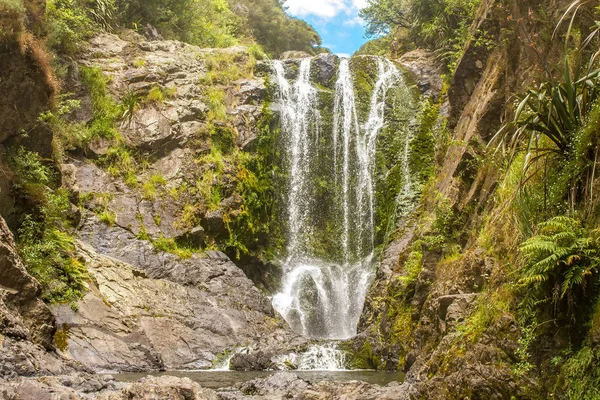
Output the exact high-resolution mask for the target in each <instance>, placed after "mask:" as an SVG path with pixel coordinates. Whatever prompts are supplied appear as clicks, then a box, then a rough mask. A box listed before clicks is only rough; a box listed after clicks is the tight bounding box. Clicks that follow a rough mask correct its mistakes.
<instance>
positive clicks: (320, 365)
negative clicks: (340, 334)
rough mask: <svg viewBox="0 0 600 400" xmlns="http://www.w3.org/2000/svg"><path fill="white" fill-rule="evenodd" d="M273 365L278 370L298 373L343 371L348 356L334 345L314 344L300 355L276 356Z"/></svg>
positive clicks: (345, 367)
mask: <svg viewBox="0 0 600 400" xmlns="http://www.w3.org/2000/svg"><path fill="white" fill-rule="evenodd" d="M274 363H275V365H276V366H277V368H279V369H295V370H299V371H344V370H346V369H347V365H348V354H347V353H346V352H345V351H343V350H340V349H338V348H337V346H336V344H335V343H331V342H329V343H323V344H314V345H312V346H310V347H309V348H308V350H306V351H305V352H302V353H300V354H297V353H289V354H285V355H281V356H278V357H276V358H275V359H274Z"/></svg>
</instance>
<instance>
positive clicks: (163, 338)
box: [53, 228, 287, 371]
mask: <svg viewBox="0 0 600 400" xmlns="http://www.w3.org/2000/svg"><path fill="white" fill-rule="evenodd" d="M95 232H96V233H98V235H94V236H93V237H94V240H90V242H91V244H92V245H95V246H97V248H98V251H99V252H103V253H104V254H109V255H110V256H112V257H114V258H112V257H109V256H106V255H101V254H99V253H98V252H97V251H95V250H94V249H93V248H92V247H91V246H89V245H86V244H84V243H80V244H79V251H80V253H81V254H82V256H83V257H84V258H85V261H86V265H87V267H88V271H89V273H90V274H91V276H92V277H93V282H94V283H93V286H92V287H90V291H89V293H88V294H87V295H86V296H85V297H84V298H83V299H82V300H80V301H79V302H78V304H77V311H74V310H73V308H72V307H70V306H67V305H60V306H55V307H54V308H53V311H54V313H55V315H56V318H57V322H58V324H59V325H60V326H68V329H67V331H66V332H65V333H66V334H67V335H68V340H67V349H66V352H67V353H68V354H69V355H70V356H71V357H73V358H74V359H75V360H77V361H79V362H81V363H82V364H84V365H87V366H90V367H91V368H93V369H94V370H96V371H107V370H108V371H140V370H157V369H165V368H166V369H202V368H210V367H212V360H213V359H215V357H216V356H217V355H218V354H219V353H221V352H223V351H224V350H227V349H231V348H233V347H235V346H238V345H242V344H245V343H251V342H257V343H258V342H261V341H263V340H271V341H273V343H275V342H277V341H278V339H277V338H279V341H280V342H281V341H284V338H285V337H286V335H287V331H285V330H282V329H279V328H278V323H277V322H276V321H275V319H274V313H273V310H272V309H271V305H270V302H269V300H268V299H267V297H266V296H265V295H264V294H262V293H261V292H260V291H259V290H258V289H257V288H256V287H255V286H254V285H253V284H252V282H251V281H250V280H249V279H248V278H246V277H245V275H244V274H243V272H242V271H241V270H240V269H239V268H237V267H236V266H235V265H234V264H233V263H232V262H231V261H230V260H229V259H228V258H227V257H226V256H225V255H224V254H222V253H218V252H215V253H208V254H207V255H206V257H205V258H200V257H198V256H193V257H192V258H190V259H187V260H181V259H179V258H178V257H176V256H174V255H172V254H165V253H156V252H155V251H154V249H152V246H151V245H149V243H148V242H145V241H141V240H137V239H135V238H134V237H132V236H131V234H130V233H128V232H126V231H121V233H119V229H118V228H108V229H101V228H98V229H97V230H96V231H95ZM90 237H91V236H90ZM111 241H112V244H113V246H110V247H106V246H103V245H102V243H104V244H108V243H111ZM118 259H121V260H126V261H127V262H130V263H131V264H127V263H125V262H122V261H118ZM278 331H279V333H278Z"/></svg>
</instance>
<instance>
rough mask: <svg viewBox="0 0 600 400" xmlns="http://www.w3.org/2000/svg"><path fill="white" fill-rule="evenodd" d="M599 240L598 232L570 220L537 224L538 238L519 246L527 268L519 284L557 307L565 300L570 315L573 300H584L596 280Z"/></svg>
mask: <svg viewBox="0 0 600 400" xmlns="http://www.w3.org/2000/svg"><path fill="white" fill-rule="evenodd" d="M598 239H599V237H598V232H597V231H591V232H590V231H588V230H586V229H585V228H583V227H582V226H581V223H580V222H579V221H577V220H575V219H572V218H569V217H565V216H560V217H555V218H552V219H550V220H548V221H546V222H544V223H542V224H540V225H539V234H538V235H536V236H533V237H531V238H530V239H528V240H526V241H525V242H524V243H523V244H522V245H521V246H520V251H521V254H522V255H523V257H524V258H525V261H526V264H525V266H524V267H523V268H522V270H521V279H520V280H519V283H520V284H521V285H523V286H526V287H528V288H531V289H534V290H536V291H537V292H539V293H540V294H541V295H542V300H545V299H551V300H552V302H554V303H555V304H556V305H557V306H560V305H561V303H564V302H563V300H565V299H566V300H567V306H568V308H569V313H572V312H573V310H572V306H573V305H574V301H575V299H576V298H581V297H583V296H584V294H585V289H586V288H588V287H590V286H591V283H592V282H593V281H594V280H595V279H596V278H597V274H598V268H599V266H600V248H599V244H600V242H599V241H598ZM590 289H591V288H590ZM562 305H563V306H564V304H562Z"/></svg>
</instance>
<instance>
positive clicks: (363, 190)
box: [273, 58, 410, 364]
mask: <svg viewBox="0 0 600 400" xmlns="http://www.w3.org/2000/svg"><path fill="white" fill-rule="evenodd" d="M376 67H377V71H376V74H377V76H376V80H375V81H374V85H373V88H372V92H371V93H370V101H369V102H368V105H367V106H368V112H367V113H364V112H363V113H361V112H360V110H359V108H360V107H359V101H360V99H357V94H356V93H357V92H356V90H355V80H354V77H353V73H352V62H351V61H350V60H348V59H345V58H344V59H340V61H339V66H338V70H337V75H336V76H337V77H336V82H335V87H334V90H333V92H334V93H333V116H332V117H331V116H329V117H330V119H331V120H332V123H331V124H329V125H326V126H325V125H324V120H326V119H327V118H326V117H327V116H325V115H321V112H320V109H322V108H323V104H322V101H321V100H320V99H319V91H320V90H321V91H322V90H323V89H322V88H319V87H317V86H316V85H314V84H313V83H312V82H311V59H309V58H307V59H303V60H302V61H301V62H300V65H299V67H298V72H297V75H296V77H295V80H293V79H288V78H287V77H286V65H285V64H284V62H281V61H275V62H274V69H275V73H276V78H277V84H278V88H279V90H278V97H277V101H278V103H279V105H280V109H281V127H282V137H283V139H282V140H283V143H284V145H283V147H284V149H285V152H286V154H285V157H286V166H287V171H288V185H287V193H286V208H287V210H286V211H287V212H286V215H287V258H286V260H285V261H284V263H283V272H284V276H283V282H282V287H281V291H280V292H279V293H277V294H276V295H275V296H274V297H273V306H274V307H275V309H276V310H277V311H279V313H280V314H281V315H282V316H283V317H284V318H285V319H286V321H287V322H288V323H289V324H290V326H291V327H292V329H294V331H296V332H297V333H299V334H302V335H305V336H308V337H313V338H324V339H347V338H350V337H352V336H354V335H356V329H357V324H358V320H359V318H360V314H361V312H362V309H363V305H364V300H365V296H366V293H367V290H368V287H369V284H370V282H371V281H372V279H373V276H374V268H373V258H374V253H373V252H374V229H375V207H376V205H375V194H374V181H375V178H374V169H375V156H376V152H375V150H376V143H377V137H378V134H379V132H380V130H381V128H382V127H383V126H384V124H385V120H384V114H385V100H386V94H387V92H388V90H389V89H390V88H391V87H392V86H393V85H397V84H400V83H402V77H401V75H400V74H399V72H398V70H397V69H396V68H395V66H394V65H393V64H392V63H391V62H389V61H388V60H385V59H383V58H377V59H376ZM361 115H362V120H361ZM408 142H409V139H408V138H407V148H406V150H405V152H406V153H407V152H408ZM406 159H408V158H407V156H406ZM407 182H409V180H407ZM407 185H410V183H407ZM405 190H410V187H407V188H405ZM323 226H324V227H325V228H323ZM328 243H335V247H334V248H332V247H331V246H330V247H327V244H328ZM332 351H333V349H323V348H321V349H315V350H314V352H313V353H314V354H313V355H314V356H315V359H316V358H319V357H318V356H323V354H325V353H327V354H329V355H331V354H334V353H332ZM329 358H331V357H329ZM334 359H335V357H334ZM334 362H335V361H334ZM314 364H318V361H315V362H314Z"/></svg>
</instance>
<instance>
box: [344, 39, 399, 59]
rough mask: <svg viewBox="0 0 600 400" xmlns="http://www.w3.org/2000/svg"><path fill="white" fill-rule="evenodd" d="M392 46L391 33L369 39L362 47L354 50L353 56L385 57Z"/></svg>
mask: <svg viewBox="0 0 600 400" xmlns="http://www.w3.org/2000/svg"><path fill="white" fill-rule="evenodd" d="M391 46H392V38H391V36H390V35H386V36H382V37H378V38H375V39H372V40H369V41H368V42H367V43H365V44H363V45H362V46H360V48H359V49H358V50H357V51H355V52H354V54H353V56H367V55H370V56H382V57H385V56H387V55H388V53H389V51H390V47H391Z"/></svg>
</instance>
